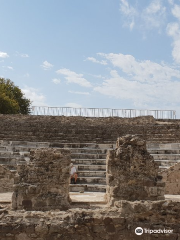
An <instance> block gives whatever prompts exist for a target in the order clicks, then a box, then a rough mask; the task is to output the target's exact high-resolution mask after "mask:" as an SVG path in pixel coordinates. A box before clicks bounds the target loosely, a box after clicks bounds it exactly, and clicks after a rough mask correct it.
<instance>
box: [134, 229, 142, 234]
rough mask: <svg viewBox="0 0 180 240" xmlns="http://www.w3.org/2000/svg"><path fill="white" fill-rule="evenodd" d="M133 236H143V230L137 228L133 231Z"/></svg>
mask: <svg viewBox="0 0 180 240" xmlns="http://www.w3.org/2000/svg"><path fill="white" fill-rule="evenodd" d="M135 234H136V235H142V234H143V229H142V228H141V227H137V228H136V229H135Z"/></svg>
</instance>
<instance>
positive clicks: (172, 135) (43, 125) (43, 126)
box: [0, 114, 180, 147]
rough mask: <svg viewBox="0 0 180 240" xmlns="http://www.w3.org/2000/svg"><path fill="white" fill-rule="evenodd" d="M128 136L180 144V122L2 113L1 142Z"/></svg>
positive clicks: (81, 140) (100, 140)
mask: <svg viewBox="0 0 180 240" xmlns="http://www.w3.org/2000/svg"><path fill="white" fill-rule="evenodd" d="M126 134H132V135H138V136H140V137H141V138H143V139H144V140H146V141H147V142H157V143H170V142H180V120H178V119H177V120H176V119H174V120H168V119H165V120H163V119H158V120H157V119H154V118H153V117H152V116H144V117H135V118H119V117H104V118H103V117H99V118H96V117H94V118H92V117H65V116H31V115H23V114H14V115H10V114H7V115H3V114H0V140H7V141H34V142H52V143H53V144H54V143H63V142H67V143H68V142H69V143H88V142H90V143H91V142H96V143H107V142H109V143H112V142H115V141H116V139H117V138H118V137H121V136H124V135H126ZM52 147H53V146H52Z"/></svg>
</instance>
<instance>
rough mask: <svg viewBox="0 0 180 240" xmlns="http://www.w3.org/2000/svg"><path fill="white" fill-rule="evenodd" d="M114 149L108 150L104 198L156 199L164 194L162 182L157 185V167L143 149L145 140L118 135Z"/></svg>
mask: <svg viewBox="0 0 180 240" xmlns="http://www.w3.org/2000/svg"><path fill="white" fill-rule="evenodd" d="M116 147H117V148H116V149H115V150H111V151H109V152H108V155H107V159H106V163H107V175H106V176H107V188H106V199H107V201H108V203H109V205H113V204H114V203H115V202H117V201H119V200H129V201H136V200H157V199H159V197H161V199H163V198H164V197H163V196H164V183H161V184H159V185H158V182H157V179H158V166H157V165H156V163H155V162H154V159H153V157H152V156H151V155H150V154H149V153H148V152H147V150H146V142H145V141H144V140H143V139H141V138H139V137H137V136H134V135H126V136H124V137H121V138H118V139H117V142H116Z"/></svg>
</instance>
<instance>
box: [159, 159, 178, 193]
mask: <svg viewBox="0 0 180 240" xmlns="http://www.w3.org/2000/svg"><path fill="white" fill-rule="evenodd" d="M162 177H163V178H162V181H163V182H165V194H171V195H179V194H180V163H177V164H175V165H174V166H172V167H170V168H168V169H166V170H164V171H163V172H162Z"/></svg>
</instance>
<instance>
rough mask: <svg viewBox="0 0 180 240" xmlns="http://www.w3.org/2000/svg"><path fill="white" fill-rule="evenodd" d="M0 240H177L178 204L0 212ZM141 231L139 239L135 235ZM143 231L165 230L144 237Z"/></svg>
mask: <svg viewBox="0 0 180 240" xmlns="http://www.w3.org/2000/svg"><path fill="white" fill-rule="evenodd" d="M0 212H1V217H0V239H2V240H70V239H71V240H139V239H141V240H155V239H158V240H178V239H179V238H180V228H179V223H180V203H179V202H172V201H154V202H150V201H137V202H128V201H120V202H119V206H118V207H113V208H102V209H78V208H76V209H69V210H68V211H67V212H64V211H51V212H49V211H48V212H40V211H37V212H36V211H28V212H25V211H24V212H23V211H10V210H7V209H5V210H4V211H3V209H0ZM137 227H141V228H143V230H144V232H143V234H142V235H141V236H139V235H136V234H135V229H136V228H137ZM145 229H146V230H150V229H151V230H156V231H157V230H162V231H164V230H166V232H164V233H157V232H156V233H151V234H150V233H147V232H145Z"/></svg>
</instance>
